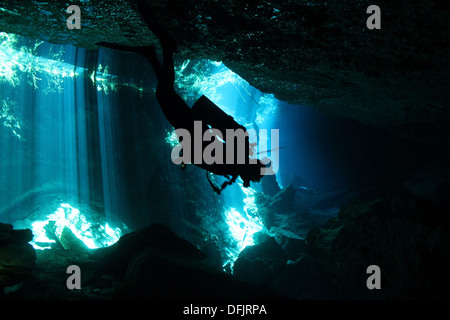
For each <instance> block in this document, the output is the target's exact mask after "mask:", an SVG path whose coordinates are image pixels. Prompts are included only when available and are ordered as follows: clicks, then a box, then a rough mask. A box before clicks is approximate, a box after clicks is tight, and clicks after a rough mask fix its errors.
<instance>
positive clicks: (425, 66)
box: [0, 0, 450, 142]
mask: <svg viewBox="0 0 450 320" xmlns="http://www.w3.org/2000/svg"><path fill="white" fill-rule="evenodd" d="M148 3H149V4H150V6H151V7H152V8H153V9H154V11H155V13H156V15H157V16H158V17H159V19H160V20H161V22H162V23H163V24H164V25H165V26H166V27H167V29H168V30H169V31H170V32H171V33H172V34H173V35H174V37H175V38H176V39H177V41H178V43H179V51H178V55H180V56H181V57H183V58H207V59H212V60H216V61H223V62H224V63H225V64H226V65H227V66H228V67H230V68H231V69H232V70H233V71H235V72H236V73H238V74H239V75H241V76H242V77H243V78H245V79H246V80H247V81H248V82H249V83H250V84H251V85H253V86H255V87H257V88H258V89H260V90H261V91H263V92H267V93H273V94H275V96H276V97H277V98H278V99H280V100H283V101H287V102H289V103H292V104H297V105H298V104H302V105H308V106H312V107H315V108H318V109H319V110H321V111H323V112H324V113H328V114H332V115H336V116H341V117H345V118H350V119H355V120H357V121H360V122H362V123H364V124H367V125H370V126H374V127H379V128H384V129H386V130H389V131H391V132H394V133H396V134H398V135H402V136H405V137H410V138H413V139H420V140H424V141H434V142H448V141H449V138H450V130H449V128H450V125H449V124H450V123H449V107H448V100H449V98H450V97H449V93H448V90H447V87H448V80H449V63H448V59H449V58H448V57H449V56H450V55H449V54H448V53H449V50H448V49H449V44H448V42H447V41H446V39H448V35H449V33H450V32H449V25H448V23H447V21H448V18H447V17H448V9H446V7H445V6H444V4H445V2H444V1H441V0H427V1H408V2H405V1H401V0H394V1H389V2H387V1H377V3H376V4H377V5H378V6H379V7H380V8H381V29H380V30H369V29H368V28H367V27H366V20H367V18H368V17H369V15H368V14H367V13H366V10H367V8H368V6H369V5H371V4H374V3H372V2H371V1H363V0H362V1H333V2H330V1H327V2H323V1H311V0H309V1H306V0H290V1H286V0H270V1H269V0H262V1H233V0H214V1H210V0H208V1H199V0H158V1H148ZM68 4H69V3H68V2H66V1H57V0H53V1H21V2H20V3H18V2H17V1H2V4H1V6H0V31H4V32H14V33H17V34H20V35H24V36H30V37H33V38H38V39H42V40H45V41H49V42H52V43H62V44H74V45H77V46H82V47H86V48H92V49H95V48H96V46H95V43H96V42H100V41H109V42H116V43H122V44H128V45H144V44H145V45H146V44H156V39H155V37H154V36H153V35H152V34H151V32H150V31H149V30H148V29H147V28H146V26H145V25H144V24H143V22H142V21H141V19H140V17H139V15H138V13H137V12H136V7H135V4H134V1H130V0H128V1H120V2H118V1H106V0H91V1H72V3H70V4H76V5H78V6H79V7H80V8H81V29H80V30H76V29H74V30H69V29H68V28H67V26H66V20H67V18H68V17H69V14H67V13H66V8H67V6H68Z"/></svg>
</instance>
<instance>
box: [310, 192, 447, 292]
mask: <svg viewBox="0 0 450 320" xmlns="http://www.w3.org/2000/svg"><path fill="white" fill-rule="evenodd" d="M445 214H446V212H445V213H441V212H440V211H439V209H438V208H436V207H433V206H431V205H429V204H427V203H422V202H421V201H418V200H413V199H407V198H406V199H405V198H399V197H389V196H386V197H383V198H379V199H376V200H372V201H365V202H360V203H352V204H349V205H348V206H345V207H343V208H342V209H341V211H340V213H339V216H338V217H337V218H334V219H331V220H330V221H329V222H327V223H326V224H325V226H324V227H322V228H317V229H315V230H312V231H310V232H309V233H308V236H307V251H308V253H309V254H310V255H311V256H312V257H313V259H314V260H315V261H316V262H317V264H318V265H320V267H321V268H323V270H325V271H326V273H328V274H329V275H331V277H332V279H333V282H334V283H335V285H336V286H337V288H339V290H340V291H341V297H342V298H344V297H347V298H357V299H364V298H366V299H368V298H386V299H418V298H426V299H436V298H438V299H439V298H440V299H442V298H447V299H448V297H449V293H448V286H449V284H450V282H449V280H448V277H447V275H446V274H447V272H448V270H449V268H450V263H449V261H450V237H449V235H450V233H449V230H450V228H449V226H450V224H449V223H448V219H445ZM370 265H377V266H379V267H380V269H381V290H368V288H367V286H366V281H367V278H368V277H369V274H367V268H368V267H369V266H370Z"/></svg>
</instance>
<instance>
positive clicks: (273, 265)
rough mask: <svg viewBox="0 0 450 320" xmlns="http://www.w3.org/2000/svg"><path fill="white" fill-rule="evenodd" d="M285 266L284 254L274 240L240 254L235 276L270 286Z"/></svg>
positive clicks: (235, 266) (268, 240)
mask: <svg viewBox="0 0 450 320" xmlns="http://www.w3.org/2000/svg"><path fill="white" fill-rule="evenodd" d="M284 264H285V258H284V252H283V249H282V248H281V247H280V245H279V244H278V243H277V242H276V241H275V239H274V238H272V237H270V238H268V239H267V240H266V241H264V242H262V243H260V244H257V245H254V246H248V247H246V248H245V249H244V250H242V252H241V253H240V254H239V257H238V259H237V260H236V262H235V263H234V266H233V275H234V276H235V277H236V278H237V279H240V280H245V281H248V282H250V283H253V284H258V285H262V284H268V283H270V282H271V280H272V279H273V278H274V277H275V276H276V275H277V273H278V272H279V271H280V270H281V268H282V267H283V265H284Z"/></svg>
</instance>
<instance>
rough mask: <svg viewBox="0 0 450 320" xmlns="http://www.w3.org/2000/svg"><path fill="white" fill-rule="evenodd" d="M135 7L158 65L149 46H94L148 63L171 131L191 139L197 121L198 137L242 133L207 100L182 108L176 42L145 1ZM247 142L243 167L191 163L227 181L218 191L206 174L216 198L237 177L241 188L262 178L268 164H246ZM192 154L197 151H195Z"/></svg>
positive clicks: (238, 165) (254, 162) (157, 97)
mask: <svg viewBox="0 0 450 320" xmlns="http://www.w3.org/2000/svg"><path fill="white" fill-rule="evenodd" d="M137 4H138V9H139V13H140V14H141V16H142V18H143V19H144V21H145V23H146V24H147V26H148V28H149V29H150V30H151V31H152V32H153V33H154V34H155V35H156V36H157V37H158V39H159V42H160V44H161V47H162V51H163V57H162V63H160V62H159V60H158V58H157V56H156V51H155V47H153V46H140V47H132V46H126V45H120V44H115V43H107V42H101V43H97V45H100V46H104V47H108V48H110V49H116V50H121V51H128V52H135V53H138V54H140V55H142V56H143V57H145V58H146V59H147V60H148V61H149V62H150V64H151V65H152V67H153V70H154V72H155V75H156V77H157V79H158V86H157V89H156V99H157V101H158V103H159V105H160V107H161V110H162V111H163V113H164V115H165V117H166V118H167V120H168V121H169V122H170V124H171V125H172V126H173V127H174V128H175V129H185V130H187V131H188V132H189V133H190V134H191V136H194V124H195V122H196V121H201V124H202V131H201V132H202V134H203V132H206V131H207V130H209V129H211V128H214V129H218V130H220V132H226V129H233V130H237V129H242V130H243V131H245V132H246V129H245V127H243V126H241V125H240V124H238V123H237V122H236V121H235V120H234V119H233V117H231V116H229V115H228V114H226V113H225V112H223V111H222V110H221V109H220V108H219V107H218V106H216V105H215V104H214V103H213V102H212V101H211V100H209V99H208V98H207V97H205V96H202V97H201V98H200V99H199V100H198V101H197V102H196V103H195V104H194V105H193V107H192V108H190V107H189V106H188V105H187V104H186V102H185V101H184V100H183V99H182V98H181V97H180V96H179V95H178V94H177V93H176V92H175V89H174V83H175V70H174V62H173V54H174V52H176V50H177V44H176V41H175V39H174V38H173V37H172V36H171V35H170V34H169V33H168V32H167V31H166V30H165V29H164V28H163V26H162V25H161V24H160V23H159V22H158V21H157V19H156V17H155V16H154V15H153V13H152V12H151V8H150V7H149V6H148V5H147V4H146V3H145V1H142V0H138V1H137ZM221 138H222V137H221ZM179 139H180V136H179ZM225 139H226V138H225V136H224V137H223V138H222V140H224V142H225V144H226V140H225ZM248 140H249V139H248V135H247V137H246V138H245V162H244V163H243V164H242V163H236V161H234V162H233V164H229V163H225V161H222V164H218V163H212V164H207V163H205V162H204V161H202V162H201V163H194V165H196V166H198V167H200V168H202V169H204V170H206V171H207V172H211V173H213V174H216V175H220V176H224V177H226V178H227V181H225V182H223V183H222V185H221V187H220V188H219V187H217V186H215V185H214V184H213V183H212V182H211V180H210V179H209V177H208V173H207V178H208V182H209V183H210V185H211V187H212V188H213V190H214V191H215V192H216V193H218V194H220V193H221V191H222V190H223V189H224V188H225V187H226V186H228V185H231V184H233V183H234V182H235V181H236V179H237V178H238V177H239V176H240V177H241V179H242V181H243V186H244V187H249V186H250V182H259V181H260V180H261V178H262V176H263V174H262V170H264V169H263V168H268V167H269V165H268V164H264V163H263V162H262V161H261V160H259V159H252V160H253V161H250V154H251V151H250V144H249V142H248ZM201 143H202V146H201V149H200V150H202V151H203V150H204V147H205V146H204V145H203V139H202V142H201ZM233 145H234V149H235V150H234V151H240V152H242V151H243V150H236V147H237V144H236V143H233ZM191 148H192V150H191V151H192V152H191V153H190V154H191V155H194V152H195V149H194V148H195V146H194V145H193V144H192V147H191ZM197 148H198V146H197ZM196 150H197V151H198V150H199V149H196ZM224 150H225V149H224ZM223 157H224V158H223V159H225V158H226V152H223ZM234 158H235V159H236V152H235V153H234ZM185 166H186V163H182V164H181V168H183V169H184V167H185Z"/></svg>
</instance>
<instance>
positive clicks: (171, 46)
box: [137, 0, 177, 52]
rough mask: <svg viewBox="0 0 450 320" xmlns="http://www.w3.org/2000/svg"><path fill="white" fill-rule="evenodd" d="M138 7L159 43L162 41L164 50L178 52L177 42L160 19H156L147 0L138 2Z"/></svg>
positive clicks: (138, 0)
mask: <svg viewBox="0 0 450 320" xmlns="http://www.w3.org/2000/svg"><path fill="white" fill-rule="evenodd" d="M137 6H138V10H139V13H140V14H141V16H142V18H143V19H144V21H145V23H146V24H147V26H148V28H149V29H150V30H151V31H152V32H153V33H154V34H155V35H156V36H157V37H158V39H159V41H161V45H162V46H163V49H164V50H169V51H170V52H175V51H177V42H176V41H175V39H174V38H173V37H172V36H171V35H170V34H169V32H167V31H166V29H165V28H164V27H163V26H162V24H161V23H160V22H159V21H158V19H156V17H155V15H154V14H153V12H152V8H151V7H150V6H149V5H148V4H147V2H146V1H145V0H137Z"/></svg>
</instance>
